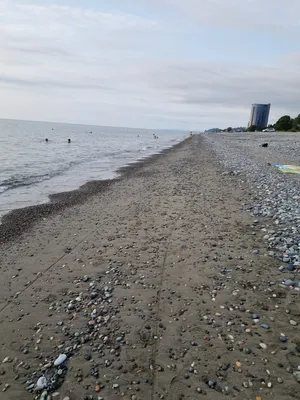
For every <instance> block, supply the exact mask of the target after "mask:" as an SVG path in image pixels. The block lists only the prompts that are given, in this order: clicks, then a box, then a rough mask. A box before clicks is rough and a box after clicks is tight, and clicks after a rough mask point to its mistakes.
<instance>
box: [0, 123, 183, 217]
mask: <svg viewBox="0 0 300 400" xmlns="http://www.w3.org/2000/svg"><path fill="white" fill-rule="evenodd" d="M153 134H155V135H156V136H158V139H155V138H154V136H153ZM185 137H186V133H185V132H177V131H174V132H173V131H153V130H146V129H129V128H112V127H101V126H84V125H72V124H58V123H48V122H29V121H28V122H27V121H15V120H0V150H1V151H0V216H1V215H3V214H5V213H7V212H9V211H10V210H12V209H15V208H22V207H26V206H29V205H34V204H41V203H45V202H47V201H48V196H49V195H50V194H53V193H58V192H62V191H67V190H72V189H76V188H78V187H79V186H80V185H82V184H84V183H85V182H87V181H90V180H97V179H108V178H113V177H114V176H116V173H115V171H116V170H117V169H118V168H119V167H121V166H123V165H126V164H128V163H131V162H134V161H135V160H137V159H141V158H143V157H147V156H149V155H151V154H155V153H158V152H159V151H161V150H163V149H165V148H168V147H171V146H172V145H174V144H176V143H177V142H179V141H181V140H182V139H183V138H185ZM45 138H48V142H46V141H45ZM68 139H71V143H68Z"/></svg>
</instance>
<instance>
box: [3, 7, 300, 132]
mask: <svg viewBox="0 0 300 400" xmlns="http://www.w3.org/2000/svg"><path fill="white" fill-rule="evenodd" d="M35 1H37V0H35ZM125 1H126V2H127V5H128V4H130V1H131V0H124V2H125ZM113 2H114V3H115V5H118V4H120V0H118V1H117V0H112V2H111V3H110V4H111V5H113ZM24 3H25V1H24V2H23V4H22V5H20V4H19V3H18V2H9V1H7V2H3V3H1V4H0V22H1V25H0V62H1V70H0V90H1V98H0V110H1V116H3V117H15V118H25V119H26V118H30V119H47V120H49V119H54V120H55V119H56V120H62V121H64V120H69V121H72V120H74V121H75V122H90V123H99V124H104V125H109V124H111V125H120V124H123V125H127V126H129V125H132V126H149V127H155V124H158V123H159V124H162V125H161V126H163V127H178V126H182V127H185V128H189V127H190V128H193V129H195V128H197V127H198V128H199V129H200V128H201V127H203V128H206V127H210V126H215V125H220V126H229V125H232V124H233V123H235V124H236V125H241V124H246V123H247V121H248V118H249V112H250V111H249V107H250V104H251V103H252V102H272V118H273V119H276V118H277V117H279V116H280V115H282V114H283V113H286V112H288V113H294V114H298V113H299V112H300V109H298V103H299V95H298V87H299V84H300V72H299V64H300V53H297V52H296V53H291V54H283V55H282V59H284V60H285V62H281V61H280V60H278V62H277V63H275V64H274V65H273V66H264V65H262V66H259V65H258V66H253V65H246V64H243V65H238V64H237V63H225V62H220V61H218V62H211V61H202V62H200V61H191V60H189V59H184V58H183V57H181V54H180V53H178V59H176V58H175V56H174V57H173V58H172V59H171V57H169V60H168V61H166V59H167V57H168V56H167V55H166V54H164V53H162V52H159V51H158V50H157V49H158V48H159V44H160V41H163V40H167V39H168V40H171V38H172V32H173V30H174V32H175V31H176V30H177V29H178V26H180V24H178V20H179V19H180V20H181V21H184V20H186V21H193V22H196V23H200V24H205V25H210V26H215V25H216V26H218V27H220V26H225V27H226V28H230V29H249V30H255V29H258V28H261V29H266V30H268V32H269V33H270V34H277V32H278V29H282V30H286V31H288V30H289V29H292V30H295V31H297V30H298V29H299V25H298V22H297V16H296V12H297V11H300V2H299V4H298V0H297V2H296V1H294V0H286V1H285V3H284V4H285V5H286V6H285V7H282V5H283V2H282V1H279V0H273V1H272V3H271V2H270V0H265V1H264V2H261V1H260V0H252V1H251V2H250V1H244V2H241V0H228V1H225V0H215V1H212V0H210V1H209V0H203V1H201V2H199V1H196V0H185V1H184V2H182V1H181V0H172V1H171V0H169V1H168V0H151V1H150V0H149V1H147V0H140V3H139V4H140V6H143V5H144V7H146V6H147V7H148V8H149V9H152V10H160V11H161V10H165V12H168V14H167V15H172V16H174V18H175V19H174V21H173V22H172V21H171V22H165V23H162V21H161V20H160V19H159V17H158V18H157V20H152V19H150V18H146V17H145V18H141V17H139V16H135V15H132V14H124V13H121V12H119V13H116V12H113V11H112V12H110V13H108V12H106V13H103V12H97V11H93V10H88V9H84V8H76V7H66V6H57V5H51V6H47V7H46V6H41V5H34V4H31V5H28V4H27V5H26V4H24ZM122 4H124V3H123V2H122ZM132 4H136V2H132ZM271 4H272V7H271ZM288 5H289V7H288ZM257 10H260V12H259V13H258V12H257ZM282 10H284V13H285V15H284V17H282ZM255 14H257V15H255ZM266 15H268V18H266V17H265V16H266ZM286 18H289V24H286V23H285V22H283V21H285V19H286ZM283 25H288V27H285V26H283ZM183 26H185V25H184V24H183ZM269 28H270V29H269ZM183 30H184V29H183ZM176 32H177V31H176ZM299 33H300V32H299ZM166 38H167V39H166ZM166 43H167V44H168V43H169V42H166ZM170 43H171V42H170ZM180 58H181V59H182V60H183V61H179V60H180ZM119 121H120V122H119Z"/></svg>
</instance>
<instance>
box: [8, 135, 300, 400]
mask: <svg viewBox="0 0 300 400" xmlns="http://www.w3.org/2000/svg"><path fill="white" fill-rule="evenodd" d="M243 135H244V136H243ZM268 141H269V146H268V147H267V148H262V147H261V144H262V143H264V142H268ZM282 143H285V144H286V148H288V151H286V150H284V149H285V146H284V145H283V144H282ZM298 147H299V139H298V137H297V135H289V134H287V136H286V137H285V138H284V140H283V141H282V140H281V139H280V137H279V136H278V134H277V135H275V134H273V133H272V134H271V135H269V134H259V135H256V134H253V136H251V135H250V134H242V133H240V134H228V136H226V135H217V134H215V135H213V134H212V135H195V136H194V137H193V138H192V139H191V140H185V141H183V142H182V143H180V144H178V145H176V146H174V147H173V148H171V149H169V150H166V151H163V152H162V153H161V154H158V155H155V156H152V157H149V158H148V159H146V160H144V161H141V162H139V163H136V164H133V165H131V166H129V167H127V168H126V167H125V168H124V169H123V170H121V171H120V176H119V177H118V178H116V179H114V180H108V181H99V182H95V183H90V184H87V185H85V186H84V187H83V188H81V189H80V190H77V191H74V192H72V193H71V194H70V193H69V194H68V193H67V194H60V195H56V196H54V197H53V198H52V200H53V202H52V203H48V204H44V205H40V206H37V207H31V208H28V209H26V210H21V211H19V210H17V211H15V212H13V213H12V214H11V215H9V216H7V217H5V218H4V219H3V225H1V226H0V238H1V248H0V265H1V276H2V279H1V282H0V336H1V350H0V353H1V354H0V363H1V365H0V383H1V386H0V390H1V391H2V392H1V399H3V400H6V399H7V400H17V399H18V400H19V399H22V400H30V399H33V398H37V399H45V400H48V398H49V399H52V398H53V399H59V400H67V399H69V400H81V399H82V400H83V399H95V400H100V399H109V400H117V399H121V398H124V399H126V400H127V399H128V400H139V399H141V400H143V399H149V400H150V399H151V400H152V399H198V398H199V399H202V398H203V399H208V400H215V399H220V398H223V397H224V396H227V398H237V399H258V400H259V399H261V400H266V399H282V400H285V399H299V398H300V394H299V381H300V372H299V368H298V366H299V365H300V362H299V355H300V343H299V333H298V332H299V328H298V326H297V325H298V323H300V308H299V298H298V296H299V292H298V291H297V290H296V289H295V287H294V286H288V285H283V284H282V280H283V279H284V278H287V279H294V280H297V273H296V272H295V270H293V271H286V273H285V272H283V271H282V270H279V267H280V266H281V265H282V263H283V261H282V260H281V258H282V259H284V257H285V256H286V257H287V256H288V257H289V260H288V262H286V260H285V265H290V264H292V263H294V264H295V265H296V263H297V258H296V257H297V254H298V253H297V252H298V248H296V244H295V243H296V242H297V243H298V239H297V238H298V237H299V235H298V230H297V229H298V225H297V224H298V222H299V219H297V218H298V214H297V213H291V210H294V209H293V207H297V204H299V200H298V198H296V197H297V195H296V194H294V192H293V191H295V193H296V192H297V188H298V185H299V183H298V180H297V176H290V175H289V176H287V175H285V174H280V172H278V171H277V170H276V168H275V167H274V165H273V164H274V163H276V162H280V163H286V164H287V163H288V162H289V163H297V162H298V164H299V158H298V156H297V148H298ZM269 183H270V188H267V189H266V187H268V184H269ZM275 188H278V190H279V191H280V193H281V194H282V193H283V189H284V193H283V194H282V195H281V197H280V196H279V197H278V194H277V192H276V190H275ZM282 188H283V189H282ZM269 189H270V190H269ZM264 190H267V191H268V190H269V192H270V193H268V194H266V193H265V192H264ZM289 193H291V195H290V196H289ZM260 196H261V197H260ZM276 196H277V197H276ZM294 197H295V198H294ZM284 199H285V201H287V202H288V208H289V210H290V211H288V210H285V209H284V204H285V203H284ZM280 202H282V204H283V205H282V209H280V210H277V209H276V207H277V204H280V207H281V203H280ZM289 202H290V203H289ZM294 203H295V206H294ZM295 209H296V208H295ZM289 213H290V214H292V215H290V214H289ZM283 215H285V217H284V218H285V219H284V218H283V217H282V216H283ZM281 217H282V218H281ZM277 220H278V221H279V222H278V223H277V222H276V221H277ZM285 224H287V225H285ZM286 226H288V227H291V226H293V227H294V228H295V227H296V228H295V229H294V230H293V229H292V228H291V231H288V230H284V229H285V228H286ZM286 229H288V228H286ZM280 230H281V231H282V232H281V233H278V232H279V231H280ZM287 232H288V234H287ZM277 233H278V235H279V236H278V235H277ZM280 235H281V236H280ZM287 235H288V236H287ZM293 235H294V236H293ZM287 239H291V240H292V242H291V243H290V245H287V246H286V249H284V248H283V247H284V246H283V242H284V241H285V240H287ZM276 241H277V242H276ZM294 242H295V243H294ZM279 244H280V245H281V250H280V249H279V248H278V249H276V246H277V247H280V246H279ZM292 246H294V247H293V248H292V250H291V247H292ZM299 246H300V242H299ZM299 248H300V247H299ZM281 255H282V256H281ZM59 355H64V357H63V358H66V359H65V360H64V361H62V362H61V363H60V361H61V360H62V359H59V360H58V357H59ZM54 364H56V365H54ZM298 372H299V373H298ZM41 377H43V378H45V380H44V381H43V380H40V379H39V378H41ZM38 380H39V384H40V385H42V384H45V386H44V387H42V386H43V385H42V386H41V389H40V390H39V391H36V388H37V387H36V384H37V381H38ZM43 396H44V397H43ZM47 396H48V397H47Z"/></svg>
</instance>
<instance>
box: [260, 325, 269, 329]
mask: <svg viewBox="0 0 300 400" xmlns="http://www.w3.org/2000/svg"><path fill="white" fill-rule="evenodd" d="M261 327H262V328H264V329H269V328H270V327H269V325H268V324H261Z"/></svg>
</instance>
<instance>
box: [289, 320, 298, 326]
mask: <svg viewBox="0 0 300 400" xmlns="http://www.w3.org/2000/svg"><path fill="white" fill-rule="evenodd" d="M290 324H291V325H293V326H296V325H298V323H297V322H296V321H294V320H293V319H291V320H290Z"/></svg>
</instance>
